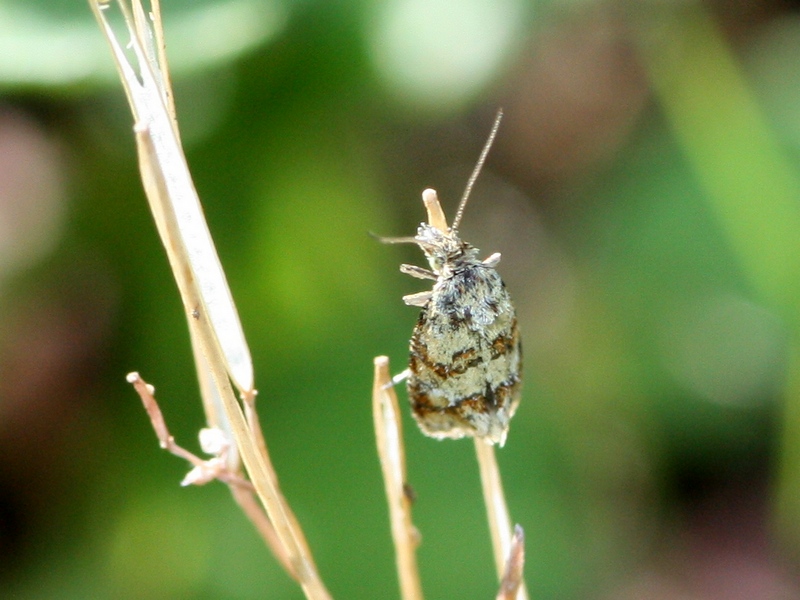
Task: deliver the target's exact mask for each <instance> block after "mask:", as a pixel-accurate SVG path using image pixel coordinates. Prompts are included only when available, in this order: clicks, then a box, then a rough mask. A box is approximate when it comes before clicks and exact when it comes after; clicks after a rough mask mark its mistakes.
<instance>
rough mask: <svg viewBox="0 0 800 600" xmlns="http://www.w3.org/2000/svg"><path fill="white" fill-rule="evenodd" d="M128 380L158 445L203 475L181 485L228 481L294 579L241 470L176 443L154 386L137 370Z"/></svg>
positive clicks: (245, 510) (291, 568) (245, 511)
mask: <svg viewBox="0 0 800 600" xmlns="http://www.w3.org/2000/svg"><path fill="white" fill-rule="evenodd" d="M127 379H128V382H129V383H131V384H132V385H133V387H134V389H135V390H136V392H137V393H138V394H139V397H140V398H141V399H142V404H144V408H145V410H146V411H147V414H148V416H149V417H150V422H151V423H152V425H153V429H154V430H155V432H156V436H157V437H158V441H159V444H160V446H161V447H162V448H164V449H165V450H167V451H169V452H170V453H172V454H174V455H175V456H177V457H179V458H183V459H184V460H186V461H188V462H189V463H190V464H192V465H193V466H194V467H195V469H193V470H192V472H195V470H197V472H198V473H201V474H202V476H201V477H193V478H191V479H190V478H189V476H187V478H186V479H184V485H188V484H195V485H202V484H205V483H207V482H208V481H210V480H211V479H218V480H220V481H221V482H223V483H225V484H227V485H228V487H229V488H230V490H231V494H232V495H233V498H234V500H235V501H236V503H237V504H238V505H239V506H240V507H241V508H242V511H243V512H244V514H245V515H246V516H247V518H248V519H249V520H250V522H251V523H253V525H254V527H255V528H256V531H258V533H259V535H261V537H262V538H263V539H264V542H265V543H266V544H267V546H268V547H269V548H270V549H271V550H272V552H273V553H274V554H275V556H276V557H277V558H278V560H279V561H280V562H281V564H282V565H283V567H284V569H286V571H287V572H288V573H289V574H290V575H291V576H292V577H293V578H294V579H297V576H296V574H295V573H294V571H293V566H292V564H291V562H290V561H289V557H288V556H287V555H286V552H285V551H284V549H283V547H282V546H281V543H280V540H279V539H278V536H277V534H276V533H275V528H274V527H273V526H272V523H270V521H269V519H268V518H267V515H266V514H265V513H264V509H263V508H262V507H261V505H260V504H259V503H258V502H257V501H256V499H255V496H254V495H253V492H254V488H253V484H252V483H250V482H249V481H248V480H247V479H245V478H244V477H242V475H241V474H240V473H238V472H237V471H235V470H234V469H231V468H230V467H228V464H227V461H225V460H224V456H222V457H220V458H223V460H220V461H215V459H211V460H203V459H202V458H200V457H198V456H197V455H195V454H193V453H192V452H190V451H188V450H186V449H185V448H182V447H181V446H179V445H178V444H177V443H175V438H173V437H172V435H170V433H169V429H168V428H167V424H166V422H165V420H164V416H163V414H162V412H161V409H160V408H159V406H158V402H156V399H155V396H154V395H153V393H154V390H153V386H151V385H150V384H148V383H146V382H145V381H144V380H143V379H142V378H141V377H140V376H139V374H138V373H130V374H129V375H128V377H127ZM190 474H191V472H190Z"/></svg>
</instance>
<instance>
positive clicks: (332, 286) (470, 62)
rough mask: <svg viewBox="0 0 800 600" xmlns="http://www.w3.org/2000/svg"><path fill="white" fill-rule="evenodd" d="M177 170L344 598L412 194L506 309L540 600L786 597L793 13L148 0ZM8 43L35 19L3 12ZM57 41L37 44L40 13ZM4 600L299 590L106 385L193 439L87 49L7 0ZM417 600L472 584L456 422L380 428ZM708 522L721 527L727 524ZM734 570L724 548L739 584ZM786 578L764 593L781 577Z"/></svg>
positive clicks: (179, 366)
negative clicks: (385, 431)
mask: <svg viewBox="0 0 800 600" xmlns="http://www.w3.org/2000/svg"><path fill="white" fill-rule="evenodd" d="M164 12H165V26H166V36H167V44H168V55H169V56H170V58H171V61H172V65H173V69H174V79H175V86H176V99H177V108H178V116H179V120H180V122H181V129H182V134H183V139H184V142H185V145H186V150H187V157H188V160H189V164H190V167H191V170H192V172H193V175H194V177H195V183H196V186H197V189H198V191H199V193H200V197H201V198H202V200H203V203H204V208H205V212H206V215H207V217H208V220H209V223H210V227H211V231H212V233H213V235H214V237H215V240H216V243H217V246H218V250H219V252H220V255H221V258H222V262H223V264H224V265H225V267H226V270H227V273H228V277H229V281H230V284H231V287H232V289H233V293H234V296H235V298H236V300H237V304H238V306H239V310H240V314H241V316H242V320H243V322H244V326H245V331H246V334H247V336H248V341H249V343H250V345H251V349H252V351H253V356H254V359H255V362H256V365H255V366H256V381H257V386H258V389H259V392H260V393H259V402H260V405H259V409H260V414H261V415H262V419H263V423H264V427H265V430H266V435H267V441H268V443H269V446H270V450H271V453H272V455H273V458H274V462H275V465H276V468H277V470H278V473H279V476H280V478H281V483H282V485H283V488H284V492H285V493H286V495H287V497H288V498H289V501H290V503H291V504H292V506H293V507H294V509H295V511H296V513H297V515H298V518H299V519H300V521H301V523H302V525H303V527H304V529H305V531H306V533H307V535H308V538H309V542H310V544H311V546H312V549H313V551H314V554H315V557H316V559H317V562H318V566H319V568H320V571H321V573H322V576H323V579H324V580H325V582H326V584H327V585H328V587H329V589H330V590H331V592H332V593H333V594H334V596H335V597H338V598H345V597H347V598H376V597H377V598H383V597H396V594H397V592H396V589H397V585H396V580H395V574H394V566H393V554H392V548H391V541H390V534H389V528H388V519H387V510H386V507H385V503H384V496H383V487H382V482H381V480H380V470H379V467H378V461H377V457H376V454H375V451H374V440H373V434H372V419H371V415H370V414H369V410H370V408H369V407H370V398H369V394H370V386H371V381H370V378H371V371H372V363H371V360H372V357H373V356H375V355H377V354H388V355H389V356H390V357H391V358H392V361H393V368H394V369H395V370H397V371H400V370H401V369H402V368H403V364H404V362H405V356H406V352H407V350H406V346H407V339H408V336H409V334H410V331H411V328H412V326H413V323H414V321H415V319H416V314H415V311H414V310H412V309H410V308H408V307H406V306H404V305H403V303H402V301H401V300H400V296H401V295H403V294H407V293H412V292H414V291H419V290H421V289H423V284H422V283H420V282H415V281H414V280H411V279H409V278H407V277H404V276H402V275H401V274H399V273H398V272H397V265H398V264H399V263H401V262H415V263H417V264H420V260H421V256H420V255H419V252H418V251H417V250H416V249H415V248H412V247H405V246H402V247H401V246H391V247H388V246H382V245H380V244H378V243H377V242H376V241H375V240H374V239H372V238H371V237H369V235H368V232H374V233H377V234H380V235H408V234H410V233H412V232H413V231H414V227H415V226H416V224H417V223H418V222H419V221H420V220H421V219H422V218H423V217H424V213H423V210H422V206H421V202H420V199H419V198H420V196H419V194H420V192H421V191H422V189H424V188H425V187H429V186H431V187H435V188H436V189H437V190H438V191H439V194H440V197H441V198H442V199H443V202H444V203H445V210H446V211H449V214H452V211H453V210H454V205H455V203H456V201H457V199H458V198H459V197H460V194H461V191H462V187H463V185H464V184H465V182H466V179H467V177H468V175H469V172H470V170H471V168H472V165H473V163H474V161H475V160H476V158H477V156H478V153H479V151H480V148H481V146H482V144H483V141H484V139H485V136H486V135H487V133H488V129H489V125H490V123H491V119H492V117H493V115H494V112H495V110H496V108H497V107H498V106H503V107H504V109H505V113H506V119H505V121H504V124H503V126H502V128H501V130H500V135H499V138H498V142H497V144H496V147H495V149H494V150H493V153H492V155H491V156H490V158H489V161H488V164H487V167H486V169H485V172H484V174H483V175H482V178H481V179H480V180H479V183H478V185H477V186H476V189H475V191H474V192H473V196H472V199H471V203H470V206H469V208H468V210H467V212H466V215H465V218H464V222H463V226H462V234H463V237H464V238H465V239H467V240H469V241H471V242H474V243H475V244H476V245H477V246H478V247H480V248H481V249H482V250H483V251H484V252H485V253H486V254H487V255H488V254H489V253H491V252H494V251H500V252H502V253H503V262H502V263H501V265H500V271H501V273H502V274H503V276H504V278H505V280H506V282H507V284H508V287H509V289H510V291H511V293H512V296H513V297H514V299H515V301H516V304H517V308H518V311H519V314H520V321H521V328H522V331H523V336H524V344H525V352H526V364H525V376H526V384H525V385H526V387H525V392H524V398H523V404H522V405H521V408H520V410H519V412H518V414H517V416H516V417H515V419H514V422H513V424H512V429H511V433H510V436H509V441H508V443H507V445H506V447H505V448H504V449H503V450H502V451H501V452H500V453H499V460H500V463H501V467H502V469H503V476H504V481H505V484H506V493H507V497H508V501H509V504H510V508H511V512H512V517H513V518H514V519H515V520H517V521H518V522H519V523H521V524H522V525H523V527H524V528H525V530H526V538H527V549H526V552H527V565H526V579H527V582H528V587H529V589H530V591H531V595H532V597H533V598H553V599H564V600H566V599H573V598H638V597H648V598H650V597H658V598H678V597H687V595H691V596H692V597H696V598H771V597H800V590H799V589H798V588H797V585H796V583H795V582H794V581H795V580H794V579H792V577H793V576H794V575H796V571H797V557H798V550H800V529H798V525H797V524H798V523H800V502H799V501H798V498H800V386H798V385H797V382H798V381H800V378H798V372H800V371H798V369H799V368H800V367H799V366H798V358H797V357H798V348H797V343H798V337H799V336H798V333H800V322H798V319H797V312H796V311H797V306H798V297H797V296H798V286H797V275H798V265H797V261H798V256H800V254H799V253H798V251H797V250H798V249H797V248H796V246H797V244H798V243H800V242H798V240H800V231H798V230H799V229H800V204H798V201H800V193H799V192H800V189H798V188H799V185H798V182H800V152H799V151H798V150H799V149H800V126H798V124H800V109H798V107H800V80H799V79H798V73H800V64H799V63H800V51H799V50H800V16H799V15H798V14H797V12H796V8H795V7H794V6H793V5H792V4H791V3H786V2H770V1H760V2H758V1H755V0H748V1H745V2H739V3H736V4H735V7H731V6H728V5H727V4H725V3H713V2H708V3H699V2H676V3H669V2H642V3H636V4H632V3H628V2H623V1H622V0H619V1H613V0H605V1H603V0H584V1H581V2H576V1H574V0H572V1H564V0H558V1H557V0H551V1H550V2H543V3H541V4H536V5H531V4H529V3H526V2H523V1H522V0H516V1H515V0H507V1H504V2H500V3H497V2H489V1H488V0H469V1H467V2H459V3H455V2H446V1H444V0H438V1H436V2H431V3H422V2H419V1H415V0H387V1H385V2H381V3H377V2H376V3H368V2H333V3H329V2H295V3H289V2H287V3H284V4H280V3H278V2H266V1H263V2H256V1H254V0H253V1H250V2H245V1H244V0H227V1H220V2H210V1H209V2H202V3H200V2H195V1H193V2H188V1H185V0H184V1H182V2H178V1H177V0H175V1H174V2H173V1H170V0H164ZM23 25H24V26H23ZM54 32H56V33H57V35H56V33H54ZM0 50H2V52H0V56H3V57H4V58H3V59H0V85H2V90H3V99H2V104H0V451H1V452H2V455H3V460H2V461H0V557H1V558H2V560H0V565H2V566H0V589H2V590H4V595H7V596H8V597H13V598H25V599H28V598H30V599H33V598H73V597H74V598H86V597H92V598H198V599H200V598H265V597H266V598H300V597H301V592H300V590H299V589H297V586H296V585H295V584H294V583H293V582H292V581H290V580H289V578H288V577H287V576H285V575H284V574H283V573H282V571H281V570H280V568H279V567H278V566H277V563H276V562H275V561H274V560H273V559H272V557H270V556H269V555H268V552H267V550H266V549H265V548H264V547H263V545H262V544H261V542H260V541H259V540H258V538H257V537H256V535H255V533H254V532H253V531H252V530H251V528H250V526H249V524H248V523H247V522H246V521H245V519H244V517H243V516H242V515H241V514H239V512H238V511H237V510H236V508H235V505H234V503H233V502H232V501H231V500H230V498H229V497H228V493H227V491H226V490H225V489H224V487H222V486H220V485H214V484H210V485H208V486H206V487H204V488H190V489H179V488H178V482H179V481H180V479H181V478H182V476H183V474H184V472H185V470H186V468H185V466H184V465H182V464H181V463H180V462H179V461H177V460H176V459H175V458H173V457H171V456H169V455H166V454H165V453H163V452H161V451H160V450H159V448H158V446H157V443H156V439H155V436H154V435H153V432H152V430H151V429H150V425H149V423H148V421H147V419H146V417H145V414H144V412H143V411H142V409H141V406H140V404H139V401H138V399H137V398H136V396H135V394H134V393H133V391H132V390H131V389H130V388H129V386H128V384H127V383H126V382H125V380H124V376H125V374H126V373H127V372H129V371H131V370H137V371H140V372H141V373H142V375H143V377H145V378H146V379H147V380H148V381H150V382H152V383H153V384H154V385H155V386H156V390H157V398H159V400H160V402H161V404H162V408H163V410H164V412H165V415H166V417H167V420H168V423H169V425H170V427H171V428H172V431H173V434H174V435H175V436H176V438H177V439H178V440H179V442H180V443H182V444H184V445H185V446H187V447H194V446H193V442H192V440H193V438H194V436H195V435H196V433H197V431H198V429H199V428H200V427H201V426H202V425H203V423H202V411H201V408H200V404H199V402H198V397H197V392H196V387H197V386H196V381H195V378H194V375H193V372H192V363H191V357H190V350H189V345H188V335H187V332H186V328H185V324H184V322H183V317H182V316H181V312H182V311H181V306H180V301H179V299H178V296H177V293H176V288H175V284H174V283H173V281H172V279H171V275H170V273H169V269H168V266H167V264H166V260H165V256H164V253H163V251H162V249H161V248H160V242H159V240H158V238H157V235H156V233H155V228H154V227H153V224H152V221H151V218H150V216H149V214H148V211H147V207H146V203H145V201H144V197H143V193H142V189H141V183H140V181H139V177H138V172H137V167H136V159H135V151H134V144H133V137H132V135H131V119H130V113H129V111H128V108H127V105H126V103H125V98H124V94H123V92H122V90H121V88H120V86H119V85H118V82H117V81H116V79H115V77H113V76H111V75H112V74H113V70H112V61H111V57H110V53H109V52H108V50H107V48H106V47H105V45H104V43H103V41H102V38H101V35H100V33H99V31H98V30H97V27H96V25H95V23H94V22H93V20H92V17H91V13H90V11H89V9H88V7H86V6H84V5H82V4H81V3H80V2H77V3H75V2H63V1H56V0H39V1H38V2H35V3H34V2H11V1H8V0H3V1H0ZM406 438H407V444H408V453H409V456H408V462H409V477H410V483H411V485H412V486H413V488H414V489H415V491H416V495H417V497H418V500H417V503H416V505H415V521H416V524H417V526H418V528H419V529H420V531H421V534H422V540H423V541H422V545H421V546H420V550H419V556H420V564H421V568H422V578H423V586H424V589H425V591H426V594H427V596H428V597H430V598H491V597H493V594H494V591H495V582H494V577H493V569H492V566H491V565H492V560H491V551H490V542H489V538H488V531H487V526H486V524H485V519H484V516H483V511H484V509H483V506H482V500H481V495H480V489H479V482H478V474H477V469H476V465H475V464H474V457H473V456H472V447H471V444H470V443H468V442H465V441H464V442H435V441H433V440H430V439H426V438H424V437H423V436H421V435H420V434H419V433H418V431H417V429H416V426H415V425H414V424H413V423H412V422H411V420H410V418H409V419H408V421H407V423H406ZM734 542H735V543H734ZM743 565H746V568H745V567H743ZM781 594H782V595H781Z"/></svg>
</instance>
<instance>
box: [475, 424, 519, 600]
mask: <svg viewBox="0 0 800 600" xmlns="http://www.w3.org/2000/svg"><path fill="white" fill-rule="evenodd" d="M475 453H476V454H477V456H478V467H479V469H480V473H481V487H482V488H483V501H484V503H485V504H486V516H487V519H488V521H489V531H490V532H491V537H492V550H493V552H494V561H495V568H496V569H497V577H498V579H500V580H502V579H503V577H504V576H505V571H506V560H507V558H508V557H509V556H511V547H512V543H511V539H512V535H511V519H510V518H509V515H508V506H507V505H506V497H505V493H504V492H503V482H502V480H501V478H500V469H499V467H498V466H497V457H496V456H495V451H494V446H493V445H491V444H487V443H486V442H485V441H483V440H480V439H478V438H475ZM516 598H517V600H527V598H528V591H527V589H526V588H525V583H524V582H522V583H521V585H520V586H519V590H518V592H517V596H516Z"/></svg>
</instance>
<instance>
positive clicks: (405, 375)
mask: <svg viewBox="0 0 800 600" xmlns="http://www.w3.org/2000/svg"><path fill="white" fill-rule="evenodd" d="M409 375H411V369H406V370H405V371H400V372H399V373H398V374H397V375H395V376H394V377H392V380H391V381H390V382H389V383H387V384H386V385H384V386H383V389H385V390H388V389H389V388H390V387H394V386H396V385H397V384H398V383H400V382H401V381H404V380H406V379H408V376H409Z"/></svg>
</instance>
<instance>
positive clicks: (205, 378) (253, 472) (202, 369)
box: [90, 0, 330, 600]
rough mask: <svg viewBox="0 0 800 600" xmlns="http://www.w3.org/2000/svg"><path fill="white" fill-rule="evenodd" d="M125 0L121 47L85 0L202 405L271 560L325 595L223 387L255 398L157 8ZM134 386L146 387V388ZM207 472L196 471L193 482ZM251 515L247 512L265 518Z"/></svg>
mask: <svg viewBox="0 0 800 600" xmlns="http://www.w3.org/2000/svg"><path fill="white" fill-rule="evenodd" d="M132 1H133V6H132V8H129V7H128V5H127V4H126V3H125V2H123V0H118V1H117V2H115V3H114V4H113V7H116V8H117V9H118V10H119V11H120V12H121V13H122V16H123V18H124V21H125V27H126V34H127V35H129V36H130V43H129V44H128V43H127V40H126V44H124V45H123V44H120V42H119V38H118V36H117V34H116V33H115V32H114V30H113V28H112V27H111V25H110V23H109V20H108V18H107V16H106V14H104V13H105V12H106V11H107V10H109V9H111V8H112V4H111V3H110V2H107V1H103V0H90V5H91V7H92V10H93V11H94V13H95V16H96V18H97V21H98V23H99V24H100V27H101V29H102V31H103V33H104V34H105V36H106V38H107V40H108V42H109V44H110V46H111V50H112V54H113V56H114V59H115V61H116V64H117V68H118V70H119V72H120V77H121V79H122V83H123V86H124V88H125V91H126V94H127V96H128V100H129V102H130V105H131V110H132V112H133V115H134V120H135V126H134V131H135V133H136V142H137V149H138V155H139V167H140V170H141V175H142V181H143V183H144V187H145V191H146V194H147V198H148V201H149V202H150V208H151V211H152V213H153V216H154V219H155V221H156V225H157V228H158V231H159V234H160V236H161V240H162V243H163V244H164V247H165V249H166V251H167V256H168V258H169V262H170V266H171V267H172V270H173V274H174V276H175V279H176V281H177V283H178V288H179V291H180V294H181V299H182V300H183V304H184V310H185V311H186V318H187V321H188V323H189V329H190V331H191V340H192V344H193V350H194V356H195V360H196V365H197V369H198V377H199V379H200V382H201V391H202V393H203V394H204V398H203V402H204V408H205V410H206V412H207V415H208V418H209V422H210V423H214V425H215V426H222V427H225V428H226V429H227V432H228V438H229V439H231V440H235V442H236V445H237V446H238V449H239V454H240V455H241V458H242V461H243V462H244V465H245V468H246V470H247V473H248V476H249V478H250V484H252V486H253V487H254V488H255V490H256V492H257V494H258V497H259V499H260V500H261V503H262V505H263V507H264V510H265V511H266V515H267V516H268V518H269V522H270V523H271V524H272V527H273V528H274V533H275V537H276V538H277V540H278V542H279V543H278V545H277V547H279V551H278V552H277V555H278V557H279V560H281V562H282V563H284V564H286V565H287V566H288V568H287V570H288V571H289V572H290V573H291V574H292V575H293V576H295V577H296V578H297V580H298V581H299V583H300V585H301V586H302V588H303V591H304V592H305V594H306V597H308V598H310V599H313V600H326V599H328V598H329V597H330V595H329V594H328V592H327V590H326V589H325V586H324V585H323V583H322V581H321V579H320V578H319V575H318V573H317V569H316V566H315V564H314V561H313V558H312V557H311V553H310V552H309V549H308V545H307V543H306V542H305V538H304V536H303V533H302V531H301V530H300V527H299V525H298V523H297V520H296V519H295V517H294V515H293V514H292V512H291V510H290V509H289V507H288V504H287V503H286V501H285V499H284V498H283V495H282V494H281V492H280V490H279V488H278V482H277V477H276V476H275V473H274V470H273V469H272V466H271V463H270V461H269V457H268V455H267V454H266V444H265V443H264V441H263V437H262V436H261V432H260V426H258V427H256V426H254V425H253V423H254V422H256V418H255V413H254V411H251V410H250V409H251V408H252V401H251V402H248V403H246V404H247V405H248V408H247V410H248V418H247V419H245V416H244V414H243V411H242V407H241V405H240V404H239V402H238V401H237V400H236V397H235V395H234V392H233V388H232V386H231V382H233V383H234V384H235V385H236V387H237V388H238V390H239V392H240V393H242V394H243V395H244V396H245V398H249V399H251V400H252V398H253V397H254V395H255V391H254V389H253V367H252V361H251V359H250V351H249V349H248V347H247V343H246V341H245V338H244V333H243V331H242V328H241V323H240V321H239V317H238V314H237V311H236V306H235V305H234V303H233V299H232V296H231V293H230V290H229V288H228V285H227V281H226V279H225V274H224V271H223V270H222V266H221V264H220V262H219V258H218V256H217V254H216V249H215V248H214V244H213V241H212V239H211V234H210V232H209V231H208V226H207V225H206V222H205V218H204V216H203V211H202V208H201V207H200V201H199V198H198V197H197V192H196V191H195V189H194V185H193V183H192V178H191V175H190V173H189V170H188V166H187V165H186V160H185V157H184V155H183V150H182V148H181V145H180V142H179V140H178V137H177V133H176V132H177V126H176V121H175V118H174V117H175V115H174V109H173V108H172V103H171V95H172V92H171V89H170V86H169V81H168V79H167V77H166V75H165V74H166V72H167V65H166V61H165V58H164V50H163V38H162V37H161V33H160V32H161V23H160V20H159V12H158V7H157V6H156V7H155V8H154V11H153V13H152V14H150V18H148V16H147V15H148V13H146V12H145V10H144V8H143V7H142V6H141V3H140V1H139V0H132ZM151 18H152V20H153V23H152V25H151ZM151 27H152V28H151ZM153 29H155V33H154V32H153ZM124 48H127V50H126V49H124ZM159 60H160V61H161V62H159ZM137 389H140V390H141V389H144V390H145V391H147V386H146V385H144V387H143V388H142V387H141V386H139V387H137ZM143 400H144V397H143ZM145 406H146V407H147V406H148V403H147V402H145ZM220 407H221V408H222V410H220V409H219V408H220ZM151 411H154V409H153V408H152V406H151V407H149V408H148V413H149V414H150V415H151V420H152V419H153V418H154V415H155V417H156V420H154V427H155V428H156V431H157V433H158V435H159V439H160V440H162V443H166V444H167V446H168V447H169V446H170V445H171V444H174V442H172V441H171V438H170V437H169V434H168V432H167V430H166V426H165V425H164V423H163V418H162V417H161V416H160V411H154V412H151ZM254 432H257V433H254ZM163 436H165V437H163ZM181 450H182V449H181ZM181 450H179V452H180V451H181ZM184 458H187V457H186V456H184ZM218 458H219V459H220V460H217V461H216V462H215V463H214V465H213V466H214V468H216V469H219V470H220V472H221V473H223V474H224V473H225V472H226V469H229V467H228V465H227V463H226V464H220V463H221V462H222V460H221V457H218ZM187 460H188V458H187ZM201 462H202V461H201ZM208 462H209V461H206V463H208ZM235 462H236V461H233V463H234V464H235ZM204 464H205V463H204ZM207 468H210V467H209V466H208V465H207ZM213 474H214V473H213V472H209V473H205V474H198V475H197V476H196V477H197V479H196V480H195V481H194V482H199V481H200V479H202V478H203V477H207V476H209V475H213ZM218 478H219V477H218ZM250 484H248V485H250ZM236 496H237V494H234V497H236ZM245 505H247V502H245ZM245 510H246V512H247V510H249V508H246V509H245ZM253 515H254V516H253V518H252V519H251V520H256V521H259V520H261V521H263V519H261V518H260V517H256V516H255V513H253Z"/></svg>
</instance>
